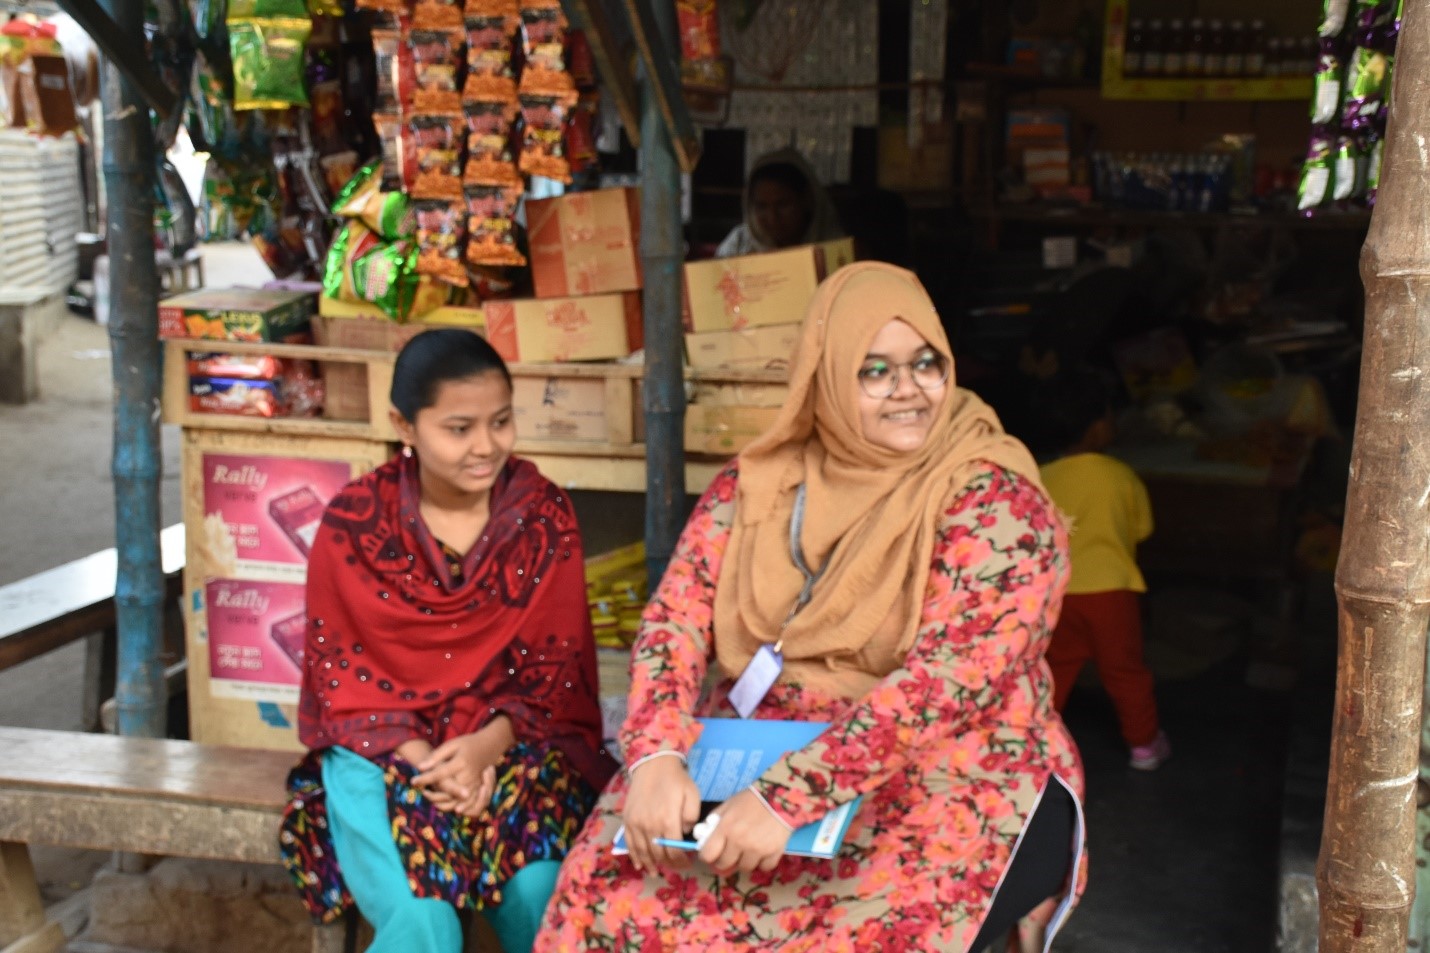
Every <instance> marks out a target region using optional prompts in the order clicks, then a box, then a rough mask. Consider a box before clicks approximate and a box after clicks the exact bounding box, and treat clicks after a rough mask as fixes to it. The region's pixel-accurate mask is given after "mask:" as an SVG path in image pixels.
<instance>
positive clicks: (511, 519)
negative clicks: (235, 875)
mask: <svg viewBox="0 0 1430 953" xmlns="http://www.w3.org/2000/svg"><path fill="white" fill-rule="evenodd" d="M511 393H512V391H511V377H510V375H509V374H508V372H507V369H506V366H505V365H504V364H503V363H502V360H501V358H500V357H499V356H498V355H497V354H496V352H495V351H493V350H492V348H491V347H490V345H488V344H487V343H486V342H485V341H484V340H482V339H481V338H480V337H478V336H477V335H475V334H473V333H471V332H469V331H465V330H460V329H443V330H436V331H427V332H424V333H422V334H419V335H418V336H416V337H414V338H413V339H412V340H411V342H409V343H408V344H407V346H406V347H404V348H403V349H402V352H401V353H400V354H399V355H398V357H397V363H396V365H395V367H394V369H393V379H392V404H393V407H394V408H395V409H394V410H393V411H392V422H393V426H394V427H395V428H396V430H397V433H398V435H399V436H400V437H401V439H402V443H403V450H402V453H401V454H400V455H399V456H397V457H395V458H394V459H393V460H391V461H390V462H388V463H386V464H384V465H383V466H381V467H379V468H378V469H376V470H374V471H373V472H372V473H369V474H368V475H367V476H365V477H363V478H362V479H360V480H357V481H355V482H353V483H351V484H349V485H348V486H347V487H346V488H345V489H344V490H343V491H342V492H341V493H339V494H338V496H337V497H336V498H335V499H334V500H333V501H332V503H331V504H329V506H328V509H327V513H326V514H325V515H324V517H323V522H322V526H321V528H320V529H319V531H318V534H317V539H316V540H315V542H314V545H313V551H312V556H311V559H310V561H309V565H308V589H307V597H308V601H307V616H308V627H307V640H306V644H305V647H304V677H303V685H302V693H301V696H300V701H299V712H298V719H299V725H298V734H299V738H300V739H301V740H302V742H303V743H304V744H305V745H307V746H308V747H309V749H310V752H309V754H308V756H307V757H306V758H305V759H304V760H303V762H302V763H301V764H300V765H299V766H298V767H297V768H295V769H294V771H293V773H292V774H291V776H290V778H289V789H290V793H291V794H292V800H291V801H290V803H289V807H288V810H287V812H286V815H285V818H284V822H283V829H282V832H281V836H280V841H281V846H282V850H283V855H284V860H285V863H286V864H287V867H288V869H289V871H290V872H291V873H292V875H293V877H294V879H295V881H296V882H297V883H298V886H299V890H300V891H301V893H302V896H303V899H304V901H305V903H306V904H307V905H308V908H309V910H310V912H311V913H312V914H313V915H314V916H315V917H316V918H318V919H321V920H324V921H330V920H332V919H335V918H336V917H338V916H340V915H341V914H342V913H343V912H344V911H345V910H346V909H347V908H348V907H350V906H351V905H352V904H353V903H354V902H355V903H356V905H357V907H358V910H359V911H360V912H361V913H362V915H363V917H364V918H366V919H367V920H368V921H369V922H370V923H371V924H372V925H373V927H374V929H375V931H376V937H375V939H374V941H373V944H372V946H371V947H369V950H370V951H371V953H390V951H406V950H423V951H430V953H446V951H450V953H458V951H460V950H461V949H462V943H463V940H462V928H461V925H460V921H459V920H458V917H457V910H458V909H474V910H480V911H482V913H483V914H485V915H486V916H487V918H488V919H489V920H490V922H491V923H492V926H493V927H494V928H495V930H496V932H497V935H498V936H499V937H500V939H501V941H502V945H503V947H504V948H505V950H506V951H507V953H518V951H522V950H527V949H529V948H530V947H531V943H532V939H533V937H534V935H535V931H536V927H537V925H538V924H539V922H540V919H541V915H542V912H543V910H544V909H545V907H546V901H547V898H548V897H549V896H550V892H551V889H552V885H553V884H554V882H555V879H556V871H557V868H558V867H559V866H560V861H561V860H562V858H564V857H565V855H566V852H567V850H568V849H569V847H570V845H571V842H572V841H573V840H574V838H575V836H576V833H577V831H579V830H580V828H581V824H582V822H583V821H584V820H585V817H586V815H587V813H589V811H590V809H591V807H592V805H593V804H594V802H595V799H596V794H597V792H599V790H600V789H601V786H602V785H604V784H605V782H606V780H607V779H608V778H609V776H610V774H611V772H612V770H613V767H614V765H613V763H612V762H611V760H610V758H609V757H608V756H607V755H606V754H605V753H604V751H603V750H602V748H601V718H600V709H599V705H598V702H597V689H596V668H595V650H594V646H593V642H592V639H591V623H590V616H589V614H588V611H587V608H586V590H585V581H584V574H583V570H582V554H581V537H580V533H579V530H578V529H577V526H576V517H575V514H574V512H573V510H572V507H571V501H570V499H568V498H567V496H566V494H565V493H564V492H563V491H562V490H561V489H560V488H559V487H557V486H555V485H554V484H553V483H551V481H549V480H547V479H546V478H545V477H543V476H541V474H540V473H538V472H537V470H536V468H535V467H534V466H533V465H532V464H531V463H529V462H527V461H525V460H520V459H517V458H515V457H513V456H512V455H511V450H512V444H513V443H514V442H515V439H516V433H515V427H514V425H513V422H512V406H511Z"/></svg>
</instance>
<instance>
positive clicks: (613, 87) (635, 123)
mask: <svg viewBox="0 0 1430 953" xmlns="http://www.w3.org/2000/svg"><path fill="white" fill-rule="evenodd" d="M561 5H562V6H563V7H565V8H566V15H567V16H568V17H569V18H570V19H571V23H572V24H573V25H574V26H575V27H576V28H577V29H579V30H582V31H583V32H584V33H585V34H586V39H587V40H588V41H590V44H591V56H592V58H593V59H595V61H596V73H597V74H598V75H599V76H600V78H601V85H602V87H603V88H604V89H605V90H606V93H607V94H608V95H610V97H611V98H612V99H614V100H615V103H616V112H617V113H619V114H620V117H621V125H622V126H623V127H625V130H626V138H627V139H629V140H630V142H631V145H632V146H633V147H635V148H637V149H639V148H640V147H641V113H640V100H638V99H637V98H636V87H635V84H634V83H632V82H631V71H630V70H629V69H628V68H627V67H626V63H625V58H624V57H623V56H622V55H621V47H620V44H619V43H618V42H617V41H616V34H615V31H614V30H612V29H611V21H610V18H609V17H607V16H606V10H605V8H604V7H603V6H602V3H601V0H589V2H588V0H561Z"/></svg>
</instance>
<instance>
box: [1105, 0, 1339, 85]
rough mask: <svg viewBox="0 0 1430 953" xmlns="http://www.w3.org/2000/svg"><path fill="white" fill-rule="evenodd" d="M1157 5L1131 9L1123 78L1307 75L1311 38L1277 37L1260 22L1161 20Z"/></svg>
mask: <svg viewBox="0 0 1430 953" xmlns="http://www.w3.org/2000/svg"><path fill="white" fill-rule="evenodd" d="M1156 6H1157V5H1156V4H1151V3H1142V4H1137V5H1136V6H1135V7H1134V8H1133V11H1132V12H1133V14H1134V15H1133V16H1132V17H1131V18H1130V19H1129V20H1128V21H1127V44H1126V48H1125V50H1124V51H1123V57H1122V74H1123V75H1124V76H1127V77H1129V78H1131V77H1135V78H1139V79H1181V78H1194V79H1200V78H1206V79H1266V78H1272V77H1283V76H1284V77H1289V76H1309V75H1311V74H1312V73H1313V72H1314V71H1315V57H1316V38H1315V37H1311V36H1297V35H1285V34H1279V33H1276V32H1275V31H1274V27H1273V26H1272V25H1268V23H1267V22H1266V21H1265V20H1263V19H1260V18H1237V19H1221V18H1216V17H1212V18H1203V17H1192V18H1190V19H1183V18H1180V17H1172V18H1169V19H1164V18H1163V17H1161V16H1152V17H1143V16H1139V15H1137V14H1139V13H1141V12H1143V11H1142V10H1141V9H1139V8H1140V7H1145V8H1146V12H1148V13H1156V12H1157V10H1156V9H1155V8H1156Z"/></svg>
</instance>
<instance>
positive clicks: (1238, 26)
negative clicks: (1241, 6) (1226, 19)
mask: <svg viewBox="0 0 1430 953" xmlns="http://www.w3.org/2000/svg"><path fill="white" fill-rule="evenodd" d="M1223 46H1224V50H1225V57H1226V59H1225V61H1224V62H1223V64H1222V72H1223V73H1224V74H1225V75H1227V76H1232V77H1238V78H1239V77H1241V76H1244V75H1246V21H1245V20H1232V21H1231V23H1230V24H1229V25H1228V26H1227V30H1226V35H1225V39H1224V43H1223Z"/></svg>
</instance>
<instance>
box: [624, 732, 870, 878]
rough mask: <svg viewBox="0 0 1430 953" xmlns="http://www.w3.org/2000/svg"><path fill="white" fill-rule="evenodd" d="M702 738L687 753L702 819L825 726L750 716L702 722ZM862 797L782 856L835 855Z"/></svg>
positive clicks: (817, 824) (801, 832) (805, 831)
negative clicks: (761, 719)
mask: <svg viewBox="0 0 1430 953" xmlns="http://www.w3.org/2000/svg"><path fill="white" fill-rule="evenodd" d="M699 721H700V724H701V726H702V729H703V730H702V731H701V734H700V740H699V741H697V742H695V747H693V748H691V749H690V755H689V757H688V759H687V765H688V767H689V770H690V777H691V778H692V779H693V780H694V781H695V786H696V787H697V788H699V789H700V800H701V802H702V804H701V812H700V813H701V816H702V819H703V817H704V815H706V814H708V813H709V812H710V811H711V810H713V809H714V808H715V807H717V806H718V805H720V804H721V803H723V802H725V801H727V800H729V799H730V798H732V797H734V796H735V795H736V794H738V793H739V792H740V791H742V790H744V789H745V788H747V787H749V786H750V784H751V783H752V782H754V781H755V779H757V778H758V777H759V776H760V775H761V774H763V773H764V772H765V769H766V768H768V767H769V766H770V765H772V764H774V763H775V762H776V761H778V760H779V759H780V758H781V757H782V756H784V754H785V753H786V752H789V751H794V750H795V749H797V748H803V747H804V746H805V745H807V744H809V743H810V742H811V741H813V740H814V739H815V738H817V737H819V735H820V734H821V733H823V731H824V729H826V728H828V727H829V725H828V724H826V723H824V722H814V721H760V720H754V719H748V718H701V719H699ZM861 800H862V798H857V797H856V798H855V799H854V800H852V801H849V802H847V803H845V804H841V805H840V806H839V807H837V808H835V809H834V810H833V811H831V812H830V813H829V814H826V815H825V816H824V817H823V818H821V819H820V820H818V821H813V822H811V823H809V824H806V825H804V826H803V827H801V828H799V829H798V830H796V831H795V832H794V833H793V834H791V835H790V839H789V844H788V845H787V846H786V847H785V853H786V854H793V855H795V856H797V857H823V858H830V857H834V856H835V855H836V854H838V853H839V845H840V844H842V843H844V834H845V832H846V831H848V830H849V822H850V821H852V820H853V819H854V812H855V811H857V810H858V809H859V802H860V801H861ZM662 843H664V844H665V845H666V846H670V847H680V848H683V849H685V850H695V849H696V845H695V841H693V840H681V841H662ZM611 848H612V850H614V851H615V852H616V853H617V854H624V853H626V852H627V848H626V829H625V828H624V827H622V828H621V829H620V830H618V831H616V839H615V843H613V844H612V845H611Z"/></svg>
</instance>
